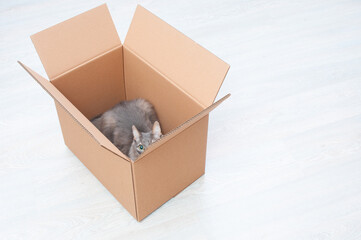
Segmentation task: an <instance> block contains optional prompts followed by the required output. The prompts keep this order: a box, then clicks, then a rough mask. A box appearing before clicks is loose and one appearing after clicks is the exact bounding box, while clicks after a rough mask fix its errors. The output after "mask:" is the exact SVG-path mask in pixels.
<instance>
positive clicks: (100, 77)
mask: <svg viewBox="0 0 361 240" xmlns="http://www.w3.org/2000/svg"><path fill="white" fill-rule="evenodd" d="M123 61H124V64H123ZM123 67H124V71H123ZM51 82H52V83H53V84H54V86H55V87H56V88H57V89H58V90H59V91H60V92H61V93H63V94H64V96H65V97H66V98H68V99H69V100H70V101H71V102H72V103H73V104H74V106H75V107H77V108H78V109H79V110H80V112H81V113H83V114H84V115H85V116H86V117H87V118H88V119H89V120H91V119H92V118H94V117H95V116H97V115H99V114H102V113H103V112H105V111H107V110H108V109H110V108H111V107H113V106H114V105H115V104H117V103H119V102H120V101H122V100H132V99H136V98H144V99H147V100H148V101H150V102H151V103H152V104H153V105H154V107H155V109H156V111H157V114H158V117H159V120H160V122H161V125H162V131H163V134H166V133H168V132H169V131H171V130H172V129H174V128H176V127H177V126H179V125H180V124H182V123H184V122H185V121H186V120H188V119H189V118H191V117H192V116H194V115H196V114H197V113H199V112H200V111H202V110H203V107H201V106H200V105H199V104H198V103H196V102H195V101H194V100H192V99H191V98H190V97H189V96H188V95H187V93H186V92H184V91H182V89H180V88H178V87H177V86H175V85H174V84H172V82H171V81H169V80H168V79H167V78H166V77H165V76H164V75H162V74H161V73H159V72H158V71H157V70H156V69H155V68H154V67H153V66H151V65H150V64H149V63H146V62H145V61H144V60H142V59H141V58H140V57H139V56H136V54H134V53H133V52H132V51H131V50H129V49H127V47H126V46H121V47H117V48H115V49H112V50H111V51H108V52H106V53H105V54H102V55H100V56H97V57H95V58H94V59H93V60H92V61H88V62H87V63H85V64H82V65H80V66H79V67H76V68H74V69H73V70H71V71H69V72H67V73H66V74H63V75H60V76H59V77H57V78H55V79H53V80H52V81H51Z"/></svg>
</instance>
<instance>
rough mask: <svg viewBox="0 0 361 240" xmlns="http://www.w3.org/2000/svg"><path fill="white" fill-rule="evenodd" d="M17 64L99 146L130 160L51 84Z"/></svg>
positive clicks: (27, 68)
mask: <svg viewBox="0 0 361 240" xmlns="http://www.w3.org/2000/svg"><path fill="white" fill-rule="evenodd" d="M19 64H20V65H21V66H22V67H23V68H24V69H25V70H26V71H27V72H28V73H29V74H30V75H31V76H32V77H33V78H34V79H35V80H36V81H37V82H38V83H39V84H40V85H41V86H42V87H43V88H44V90H45V91H46V92H47V93H48V94H49V95H50V96H51V97H52V98H53V99H54V100H55V101H57V102H58V103H59V104H60V105H61V106H62V107H63V108H64V109H65V110H66V111H67V112H69V114H70V115H71V116H72V117H73V119H74V120H75V121H76V122H78V124H79V125H80V126H82V128H83V129H84V131H86V132H87V133H88V134H89V136H90V137H92V138H94V139H95V140H96V141H97V142H98V143H99V144H100V145H102V146H103V147H105V148H107V149H108V150H110V151H112V152H113V153H115V154H116V155H118V156H120V157H121V158H122V159H124V160H126V161H130V159H129V158H128V157H127V156H125V155H124V154H123V153H122V152H121V151H120V150H119V149H118V148H117V147H116V146H114V144H113V143H111V142H110V141H109V140H108V139H107V138H106V137H105V136H104V135H103V134H102V133H101V132H100V131H99V130H98V129H97V128H96V127H95V126H94V125H93V124H92V123H91V122H90V121H89V120H88V119H87V118H86V117H85V116H84V115H83V114H82V113H81V112H80V111H79V110H78V109H77V108H76V107H75V106H74V105H73V104H72V103H71V102H70V101H69V100H68V99H67V98H66V97H65V96H64V95H63V94H62V93H61V92H60V91H59V90H58V89H57V88H56V87H55V86H54V85H53V84H52V83H51V82H49V81H48V80H46V79H45V78H43V77H42V76H40V75H39V74H38V73H36V72H35V71H33V70H31V69H30V68H29V67H27V66H25V65H24V64H22V63H21V62H19Z"/></svg>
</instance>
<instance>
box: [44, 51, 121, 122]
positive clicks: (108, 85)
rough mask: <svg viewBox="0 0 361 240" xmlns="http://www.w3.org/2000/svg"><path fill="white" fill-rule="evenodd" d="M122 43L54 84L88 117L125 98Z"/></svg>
mask: <svg viewBox="0 0 361 240" xmlns="http://www.w3.org/2000/svg"><path fill="white" fill-rule="evenodd" d="M123 77H124V76H123V51H122V46H120V47H117V48H114V49H112V50H111V51H109V52H106V53H105V54H102V55H100V56H98V57H96V58H95V59H93V61H90V62H87V63H86V64H82V65H80V66H77V67H75V68H74V70H73V71H71V72H68V73H66V74H64V75H61V76H60V77H58V78H56V79H55V80H53V81H51V83H52V84H53V85H54V86H55V87H56V88H57V89H58V90H59V91H60V92H61V93H62V94H63V95H64V96H65V97H66V98H67V99H68V100H69V101H70V102H71V103H73V104H74V106H75V107H76V108H77V109H78V110H80V112H81V113H83V114H84V115H85V117H87V118H88V119H92V118H93V117H95V116H97V115H99V114H102V113H103V112H105V111H106V110H108V109H110V108H111V107H113V106H114V105H115V104H117V103H119V102H120V101H122V100H125V87H124V78H123Z"/></svg>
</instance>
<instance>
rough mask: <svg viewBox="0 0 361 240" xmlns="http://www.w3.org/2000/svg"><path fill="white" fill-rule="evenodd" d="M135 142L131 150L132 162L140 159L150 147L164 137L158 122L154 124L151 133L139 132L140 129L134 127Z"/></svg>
mask: <svg viewBox="0 0 361 240" xmlns="http://www.w3.org/2000/svg"><path fill="white" fill-rule="evenodd" d="M132 132H133V142H132V145H131V147H130V150H129V157H130V158H131V159H132V160H135V159H137V158H138V156H139V155H140V154H142V153H143V152H144V151H145V149H147V148H148V146H149V145H150V144H152V143H154V142H155V141H157V140H158V139H160V138H161V137H162V131H161V129H160V125H159V122H158V121H155V122H154V124H153V128H152V131H149V132H139V131H138V129H137V128H136V127H135V126H134V125H133V126H132Z"/></svg>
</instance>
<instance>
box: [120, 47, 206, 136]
mask: <svg viewBox="0 0 361 240" xmlns="http://www.w3.org/2000/svg"><path fill="white" fill-rule="evenodd" d="M123 49H124V73H125V78H126V84H125V85H126V86H125V87H126V92H127V99H128V100H130V99H135V98H140V97H142V98H145V99H147V100H148V101H150V102H151V103H152V104H153V105H154V106H155V107H156V111H157V114H158V117H159V120H160V123H161V127H162V133H163V134H166V133H168V132H169V131H171V130H173V129H174V128H176V127H178V126H179V125H180V124H182V123H184V122H185V121H187V120H188V119H189V118H191V117H192V116H194V115H196V114H197V113H199V112H200V111H202V109H203V108H202V106H200V105H199V104H197V103H196V102H195V101H193V100H192V99H191V98H189V97H187V95H186V94H185V93H184V92H183V91H182V90H181V89H179V88H177V87H176V86H174V85H173V84H172V83H171V82H170V80H168V79H166V78H165V77H164V76H163V75H161V74H160V73H159V72H157V71H155V70H154V69H153V68H152V67H151V66H150V65H149V64H147V63H146V62H144V61H142V59H140V58H139V57H138V56H136V55H134V53H132V52H131V51H130V50H128V49H127V47H126V46H123Z"/></svg>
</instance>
